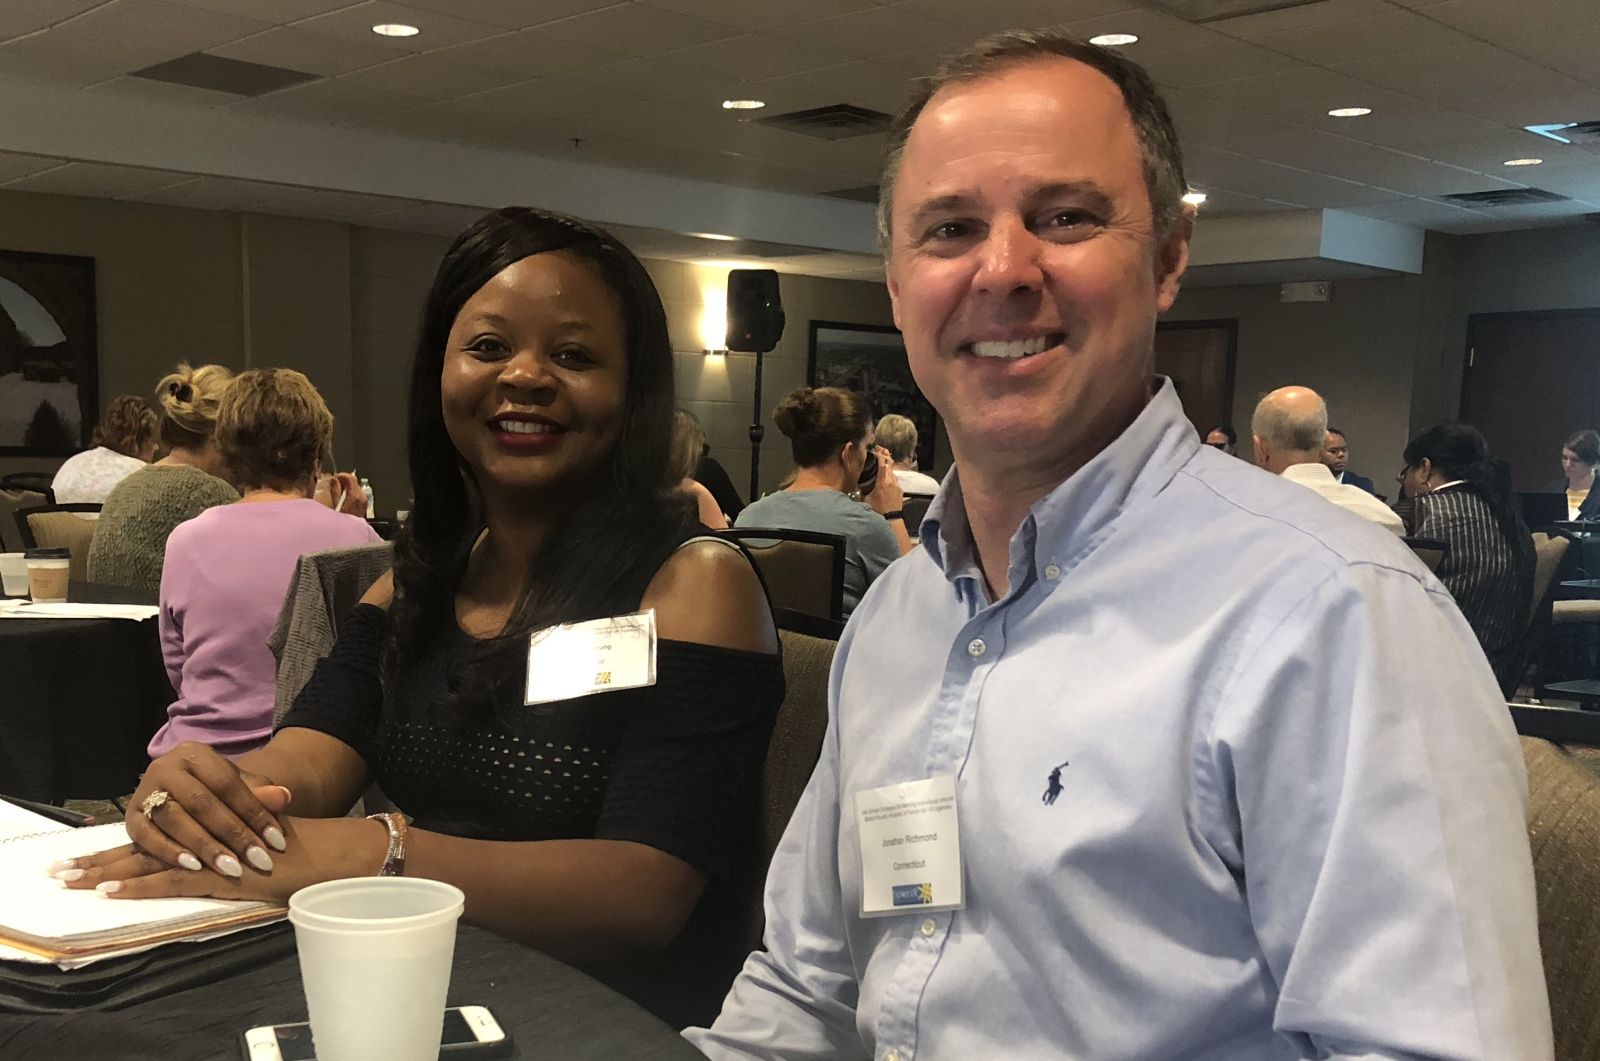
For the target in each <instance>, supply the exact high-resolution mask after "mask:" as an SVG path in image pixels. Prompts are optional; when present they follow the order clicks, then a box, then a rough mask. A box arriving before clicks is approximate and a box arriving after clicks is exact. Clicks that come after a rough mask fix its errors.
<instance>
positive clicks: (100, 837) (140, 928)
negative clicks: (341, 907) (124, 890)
mask: <svg viewBox="0 0 1600 1061" xmlns="http://www.w3.org/2000/svg"><path fill="white" fill-rule="evenodd" d="M28 819H33V821H31V822H30V821H29V820H28ZM30 826H36V827H37V828H36V829H35V830H34V831H24V830H27V829H29V827H30ZM127 842H128V834H127V831H126V830H125V829H124V828H123V826H122V823H121V822H114V823H112V824H109V825H96V826H91V827H89V828H87V829H74V828H71V827H70V826H64V825H59V824H57V823H56V822H53V821H51V820H50V819H48V818H44V817H42V816H40V815H37V814H32V813H31V812H29V811H25V810H22V809H20V808H17V807H12V806H10V805H9V804H5V803H4V802H3V801H0V896H4V897H5V901H4V902H0V958H4V959H8V960H14V961H33V962H54V963H55V964H57V965H59V966H60V967H61V968H63V969H71V968H77V967H79V966H83V965H87V964H89V963H90V962H93V961H98V960H100V959H102V958H110V957H115V956H118V955H122V954H132V953H135V952H137V951H141V950H148V949H150V948H151V947H154V946H157V945H159V944H162V943H168V942H172V941H174V940H200V939H210V938H212V937H214V936H219V935H224V934H226V933H228V932H236V931H239V930H241V929H245V928H253V927H255V926H257V925H263V924H268V923H271V922H274V921H279V920H281V919H282V918H283V916H284V909H283V907H281V906H276V905H273V904H271V903H263V902H244V901H238V900H230V899H112V898H109V897H107V896H104V895H101V894H100V893H99V892H96V891H75V890H69V889H67V888H63V887H62V886H61V882H60V881H58V880H55V879H54V878H52V877H51V876H50V875H49V874H48V873H47V872H46V868H47V867H48V866H49V865H50V863H52V862H55V861H57V860H58V859H64V858H76V857H79V856H82V855H88V854H93V853H94V852H96V851H104V850H106V849H107V848H112V847H117V846H119V845H121V844H125V843H127Z"/></svg>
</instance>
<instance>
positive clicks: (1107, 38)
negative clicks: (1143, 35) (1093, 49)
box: [1089, 33, 1139, 48]
mask: <svg viewBox="0 0 1600 1061" xmlns="http://www.w3.org/2000/svg"><path fill="white" fill-rule="evenodd" d="M1089 43H1090V44H1098V45H1100V46H1101V47H1102V48H1117V47H1120V46H1121V45H1124V44H1138V43H1139V38H1138V37H1136V36H1134V35H1133V34H1132V33H1102V34H1100V36H1098V37H1090V38H1089Z"/></svg>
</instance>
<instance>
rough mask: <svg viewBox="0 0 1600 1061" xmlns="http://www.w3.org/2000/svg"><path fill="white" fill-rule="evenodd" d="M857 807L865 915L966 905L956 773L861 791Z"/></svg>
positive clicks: (907, 912) (856, 798)
mask: <svg viewBox="0 0 1600 1061" xmlns="http://www.w3.org/2000/svg"><path fill="white" fill-rule="evenodd" d="M855 805H856V826H857V829H856V831H857V833H858V834H859V836H860V840H861V916H862V917H884V916H888V915H892V914H911V913H927V912H931V911H934V910H958V909H960V908H961V907H962V905H963V904H964V903H965V899H964V898H963V896H962V891H961V888H962V872H961V829H960V825H959V822H958V818H957V815H956V777H955V775H954V774H946V775H944V776H943V777H930V778H928V779H927V780H925V781H907V782H905V783H904V784H899V785H885V786H884V787H883V788H874V789H868V790H866V791H864V792H857V793H856V794H855Z"/></svg>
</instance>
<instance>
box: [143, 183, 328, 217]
mask: <svg viewBox="0 0 1600 1061" xmlns="http://www.w3.org/2000/svg"><path fill="white" fill-rule="evenodd" d="M305 191H306V189H304V188H293V187H290V186H288V185H283V184H268V183H267V182H265V181H242V180H233V179H231V178H227V177H196V178H194V179H193V180H189V181H183V182H181V183H178V184H171V185H168V186H167V187H165V188H157V189H155V190H153V191H148V192H141V193H139V194H137V195H131V196H129V197H128V198H130V199H133V200H136V201H138V202H141V203H160V204H162V205H164V206H187V207H192V208H194V209H196V210H252V209H257V208H261V207H265V206H269V205H271V204H273V203H279V202H282V201H283V200H285V199H292V198H294V197H295V196H298V195H301V194H302V193H304V192H305Z"/></svg>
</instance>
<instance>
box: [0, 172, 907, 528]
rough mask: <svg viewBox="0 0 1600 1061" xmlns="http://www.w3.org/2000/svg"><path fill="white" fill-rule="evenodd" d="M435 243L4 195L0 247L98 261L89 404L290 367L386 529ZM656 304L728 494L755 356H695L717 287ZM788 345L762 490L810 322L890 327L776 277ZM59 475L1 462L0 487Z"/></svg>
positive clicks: (693, 284) (779, 370)
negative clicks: (178, 379) (195, 372)
mask: <svg viewBox="0 0 1600 1061" xmlns="http://www.w3.org/2000/svg"><path fill="white" fill-rule="evenodd" d="M449 242H450V241H449V240H448V239H447V238H445V237H439V236H428V235H419V234H414V233H405V232H394V231H389V230H386V229H371V228H363V227H360V226H354V225H347V224H342V223H338V222H331V221H314V220H302V219H297V218H282V217H270V216H266V215H260V214H237V213H228V212H222V211H206V210H186V209H179V208H175V207H164V206H153V205H146V204H141V203H129V202H119V201H109V200H100V199H80V198H75V197H70V196H53V195H33V194H25V193H18V192H0V247H4V248H6V249H13V250H28V251H42V252H49V253H55V254H78V255H86V256H89V257H92V258H94V259H95V266H96V286H97V289H98V290H97V299H98V314H99V322H98V323H99V355H100V356H99V377H100V398H101V405H102V407H104V404H105V402H106V401H107V400H108V399H109V398H111V397H112V396H113V395H116V394H122V393H132V394H140V395H148V394H150V393H151V391H152V389H153V388H154V386H155V382H156V380H157V379H159V378H160V377H161V376H162V375H164V374H165V373H166V372H168V371H169V370H170V369H171V366H172V365H173V364H174V363H175V362H177V361H180V360H189V361H192V362H195V363H203V362H219V363H221V364H225V365H228V366H229V367H231V368H234V369H241V368H245V367H250V366H257V367H264V366H269V365H276V366H285V367H290V368H297V369H299V370H301V371H302V372H305V373H306V374H307V375H308V376H310V377H311V379H312V381H313V382H315V383H316V385H317V387H318V388H319V389H320V390H321V391H322V393H323V396H324V397H325V398H326V399H327V401H328V405H329V407H330V408H331V409H332V410H333V413H334V417H335V420H336V424H337V428H336V432H335V442H334V453H335V459H336V460H337V462H338V464H339V467H340V468H341V469H343V470H350V469H351V468H354V470H355V471H356V472H358V473H359V474H361V475H365V476H367V477H369V478H370V479H371V480H372V483H373V486H374V488H375V490H376V492H377V493H378V506H379V508H380V509H381V510H383V511H385V512H392V511H393V510H394V509H396V508H404V507H406V502H407V498H408V497H409V494H410V488H409V481H410V479H409V475H408V473H407V470H406V459H405V403H406V391H407V389H408V387H409V378H408V373H409V371H410V361H411V345H412V341H413V339H414V336H415V334H416V326H417V322H418V318H419V314H420V312H421V307H422V300H423V296H424V295H425V293H426V291H427V288H428V284H429V282H430V281H431V280H432V278H433V272H434V270H435V268H437V266H438V263H439V259H440V257H441V256H442V255H443V254H444V251H445V248H446V247H447V246H448V245H449ZM645 265H646V267H647V268H648V269H649V271H650V274H651V276H652V277H653V278H654V279H655V281H656V284H657V286H658V287H659V288H660V291H661V297H662V301H663V302H664V303H665V305H666V309H667V319H668V324H669V327H670V329H671V334H672V340H673V349H674V350H675V351H678V352H677V353H676V354H675V355H674V356H675V358H676V366H677V381H678V400H679V402H680V403H681V404H683V405H685V406H687V407H688V408H690V409H693V410H694V411H695V412H696V414H697V415H699V417H700V419H701V421H702V422H703V423H704V424H705V425H706V433H707V437H708V441H709V442H710V443H711V445H712V449H713V452H714V453H715V455H716V456H717V459H718V460H720V461H722V463H723V464H724V465H725V466H726V467H727V469H728V473H729V475H730V476H732V478H733V480H734V483H735V484H736V485H737V486H738V487H739V489H740V491H741V493H743V492H745V491H746V490H747V488H748V484H749V468H750V447H749V441H748V437H749V436H748V430H749V424H750V415H751V405H750V401H751V396H752V390H753V385H754V376H753V372H754V357H753V355H749V354H730V355H728V356H726V357H724V358H707V357H705V355H703V354H702V353H700V350H701V349H702V346H703V343H702V340H701V334H702V329H703V327H704V326H706V325H710V326H711V328H712V330H713V332H714V333H717V334H720V333H721V331H722V324H721V314H722V307H723V305H724V303H725V298H726V284H727V270H726V269H717V268H712V267H709V266H698V265H685V264H680V263H677V262H663V261H649V262H646V263H645ZM781 288H782V293H783V300H784V307H785V310H786V311H787V313H788V320H789V324H788V328H787V329H786V331H785V334H784V338H783V341H782V342H781V343H780V344H779V346H778V348H777V349H776V350H774V351H773V352H772V353H771V354H769V355H767V356H766V358H765V366H766V367H765V371H764V373H763V377H764V383H763V388H764V389H763V394H762V405H763V408H764V422H765V423H766V425H767V440H766V442H765V444H764V446H763V449H762V467H761V471H762V481H763V483H764V484H765V485H764V488H765V489H770V487H771V485H772V484H773V483H775V482H776V481H777V480H778V479H779V478H780V477H781V476H782V475H783V474H784V473H785V472H787V471H788V468H789V454H788V446H787V440H785V439H783V438H782V436H780V435H779V434H778V432H777V430H776V429H775V428H773V427H772V425H771V410H772V407H773V406H774V405H776V404H777V401H778V399H779V398H781V397H782V396H783V395H784V394H785V393H786V392H787V391H789V390H790V389H792V388H794V387H798V386H800V385H802V384H803V383H804V382H805V370H806V353H807V336H808V332H809V324H810V322H811V320H813V319H819V320H836V321H849V322H858V323H865V324H887V323H890V316H889V303H888V297H887V295H886V294H885V293H884V291H883V287H882V285H881V284H868V283H857V282H852V281H845V280H827V279H819V278H815V277H805V276H787V275H786V276H784V277H783V278H782V281H781ZM58 463H59V461H56V460H23V459H18V458H0V472H7V471H22V470H47V469H53V468H54V467H55V466H56V465H57V464H58Z"/></svg>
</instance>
